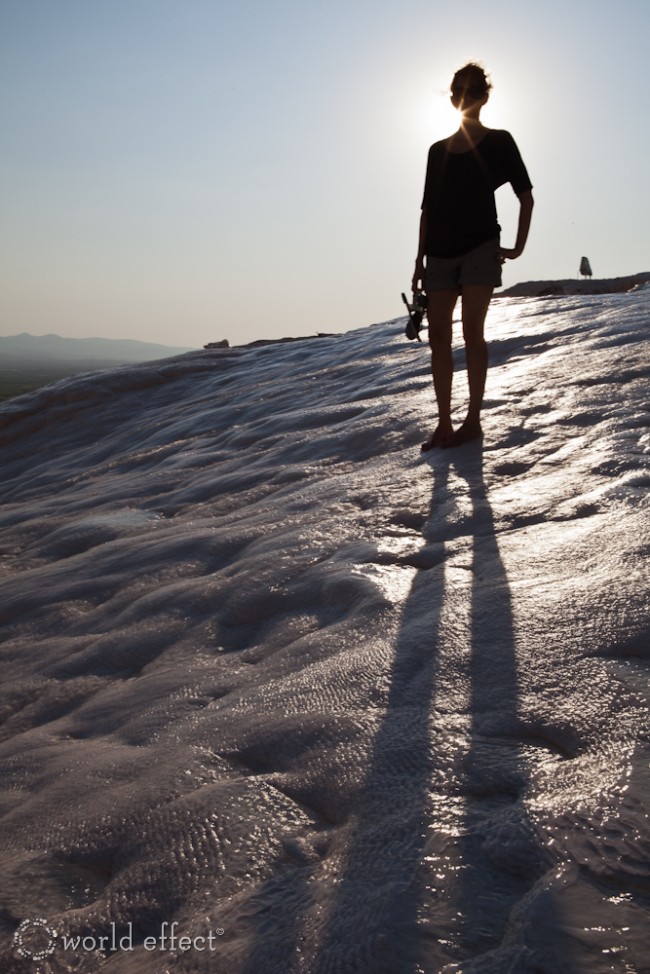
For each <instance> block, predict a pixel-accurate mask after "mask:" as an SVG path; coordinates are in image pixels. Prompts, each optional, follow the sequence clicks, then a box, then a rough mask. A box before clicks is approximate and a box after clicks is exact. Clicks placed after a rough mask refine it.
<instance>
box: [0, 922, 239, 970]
mask: <svg viewBox="0 0 650 974" xmlns="http://www.w3.org/2000/svg"><path fill="white" fill-rule="evenodd" d="M110 928H111V933H110V935H108V934H106V935H104V936H91V935H88V936H85V937H82V936H81V935H79V936H70V935H66V934H62V935H61V936H59V933H58V932H57V930H55V928H54V927H52V926H50V924H49V921H48V920H46V919H45V918H44V917H31V918H28V919H27V920H23V922H22V923H21V924H20V926H19V927H18V929H17V930H16V932H15V933H14V938H13V943H14V947H15V949H16V953H17V954H19V955H20V957H24V958H26V959H27V960H32V961H42V960H45V959H46V958H48V957H51V956H52V954H53V953H54V951H55V950H56V947H57V945H58V944H59V943H60V945H61V946H62V948H63V950H64V951H80V950H81V951H83V952H84V953H95V952H98V951H99V952H104V951H108V952H111V953H112V952H114V951H117V950H135V946H134V944H133V924H132V923H129V924H127V930H128V933H126V934H122V935H121V936H118V933H117V930H116V928H115V924H114V923H111V924H110ZM177 928H178V923H177V922H176V921H174V922H173V923H167V922H164V923H163V924H162V926H161V928H160V936H158V937H145V938H144V940H143V941H142V946H143V947H144V949H145V950H148V951H152V950H161V951H180V952H182V953H184V952H186V951H188V950H198V951H200V952H202V951H205V950H212V951H213V950H216V949H217V942H218V938H219V937H223V935H224V930H223V928H222V927H217V929H216V930H209V931H208V933H207V934H206V935H205V936H203V935H199V936H194V937H189V936H186V935H183V934H181V935H179V934H178V933H177Z"/></svg>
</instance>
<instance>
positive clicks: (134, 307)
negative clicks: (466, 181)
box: [0, 0, 650, 346]
mask: <svg viewBox="0 0 650 974" xmlns="http://www.w3.org/2000/svg"><path fill="white" fill-rule="evenodd" d="M649 36H650V4H649V3H648V2H647V0H620V2H616V3H615V2H613V0H592V2H589V3H588V2H583V0H545V2H543V3H542V2H535V3H531V2H527V0H492V2H490V3H488V2H486V0H463V2H460V3H444V4H443V3H441V2H435V0H327V2H322V0H236V2H234V0H229V2H225V0H0V140H1V142H2V149H1V151H0V178H1V194H2V196H1V213H0V250H1V253H0V260H1V268H0V275H1V277H0V334H4V335H11V334H16V333H18V332H21V331H28V332H31V333H32V334H46V333H48V332H55V333H57V334H60V335H65V336H71V337H92V336H103V337H107V338H137V339H140V340H142V341H157V342H163V343H165V344H171V345H189V346H200V345H203V344H204V343H206V342H208V341H213V340H217V339H220V338H228V339H229V340H230V342H231V343H234V344H241V343H244V342H248V341H252V340H254V339H257V338H262V337H266V338H278V337H282V336H285V335H287V336H289V335H306V334H313V333H315V332H317V331H322V332H328V331H333V332H339V331H345V330H348V329H350V328H354V327H357V326H363V325H368V324H371V323H373V322H375V321H385V320H387V319H389V318H392V317H397V316H398V315H400V314H401V313H402V311H403V308H402V305H401V302H400V298H399V294H400V291H402V290H407V289H408V288H409V285H410V280H411V274H412V268H413V262H414V259H415V251H416V247H417V227H418V220H419V207H420V200H421V195H422V186H423V181H424V168H425V163H426V153H427V149H428V146H429V145H430V143H431V142H433V141H436V140H437V139H439V138H442V137H444V136H446V135H448V134H450V133H451V132H452V131H453V130H454V128H455V127H456V125H457V115H456V113H455V112H454V111H453V109H452V108H451V107H450V105H449V102H448V96H447V89H448V85H449V82H450V79H451V76H452V74H453V72H454V70H455V69H456V68H457V67H459V66H460V65H461V64H462V63H464V62H465V61H466V60H468V59H470V58H476V59H479V60H481V61H482V62H483V63H484V64H485V65H486V66H487V67H488V69H489V70H490V72H491V74H492V80H493V83H494V90H493V93H492V97H491V100H490V102H489V104H488V105H487V106H486V108H485V109H484V112H483V115H482V120H483V121H484V122H485V124H486V125H488V126H492V127H495V128H507V129H509V130H510V131H511V132H512V134H513V135H514V137H515V139H516V141H517V143H518V144H519V147H520V150H521V152H522V155H523V157H524V160H525V162H526V164H527V166H528V170H529V173H530V176H531V179H532V181H533V184H534V195H535V200H536V208H535V212H534V215H533V227H532V231H531V237H530V241H529V245H528V247H527V250H526V252H525V254H524V255H523V256H522V257H521V258H520V259H519V260H518V261H515V262H512V263H509V264H507V265H506V268H505V275H504V285H505V286H508V285H510V284H515V283H517V282H518V281H525V280H537V279H543V278H564V277H574V276H577V274H578V267H579V262H580V257H581V256H582V255H586V256H588V257H589V259H590V261H591V265H592V268H593V272H594V276H597V277H609V276H618V275H623V274H631V273H637V272H639V271H648V270H650V247H649V243H648V242H649V239H650V229H649V227H650V194H649V192H648V161H649V159H650V126H649V124H648V121H649V119H648V116H649V112H648V98H649V93H650V59H649V58H648V37H649ZM497 204H498V207H499V213H500V217H501V223H502V226H503V236H502V242H503V244H504V246H512V245H513V243H514V232H515V220H516V212H517V201H516V199H515V197H514V194H513V193H512V190H511V189H510V187H509V186H508V187H504V188H502V189H500V190H499V191H498V193H497Z"/></svg>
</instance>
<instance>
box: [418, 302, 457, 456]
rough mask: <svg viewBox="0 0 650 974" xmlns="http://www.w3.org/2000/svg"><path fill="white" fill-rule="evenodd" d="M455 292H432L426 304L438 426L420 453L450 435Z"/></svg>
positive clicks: (451, 430)
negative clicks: (452, 333) (452, 329)
mask: <svg viewBox="0 0 650 974" xmlns="http://www.w3.org/2000/svg"><path fill="white" fill-rule="evenodd" d="M458 293H459V292H458V291H457V290H456V289H453V290H448V291H432V292H431V293H430V294H429V295H428V300H427V318H428V321H429V345H430V346H431V374H432V376H433V389H434V392H435V395H436V402H437V404H438V425H437V427H436V429H435V430H434V431H433V433H432V434H431V436H430V437H429V438H428V440H426V441H425V442H424V443H423V444H422V449H423V450H431V449H432V448H433V447H434V446H440V445H441V444H442V441H443V440H445V439H447V437H449V436H451V434H452V433H453V427H452V425H451V382H452V376H453V372H454V363H453V360H452V355H451V323H452V319H453V315H454V308H455V306H456V301H457V300H458Z"/></svg>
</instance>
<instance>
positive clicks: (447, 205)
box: [422, 129, 532, 257]
mask: <svg viewBox="0 0 650 974" xmlns="http://www.w3.org/2000/svg"><path fill="white" fill-rule="evenodd" d="M504 183H510V184H511V185H512V188H513V190H514V191H515V193H516V194H517V196H521V194H522V193H524V192H525V191H526V190H528V189H532V183H531V181H530V179H529V178H528V173H527V172H526V167H525V166H524V163H523V160H522V158H521V155H520V153H519V149H518V148H517V145H516V143H515V140H514V139H513V137H512V136H511V135H510V133H509V132H505V131H503V130H500V129H488V131H487V132H486V134H485V135H484V136H483V138H482V139H481V141H480V142H478V143H477V145H476V146H475V147H474V149H469V150H468V151H466V152H450V151H449V150H448V148H447V141H446V140H444V141H442V142H436V143H434V145H432V146H431V148H430V149H429V158H428V162H427V175H426V181H425V186H424V198H423V200H422V209H424V210H426V213H427V239H426V247H425V253H426V254H428V255H430V256H432V257H459V256H460V255H461V254H466V253H467V252H468V251H469V250H473V249H474V247H480V245H481V244H484V243H487V241H488V240H493V239H494V238H495V237H498V236H499V232H500V230H501V228H500V226H499V224H498V221H497V210H496V203H495V201H494V193H495V190H497V189H498V188H499V186H503V184H504Z"/></svg>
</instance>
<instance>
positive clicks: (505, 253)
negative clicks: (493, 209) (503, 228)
mask: <svg viewBox="0 0 650 974" xmlns="http://www.w3.org/2000/svg"><path fill="white" fill-rule="evenodd" d="M534 204H535V201H534V199H533V194H532V192H531V191H530V190H529V189H527V190H526V191H525V192H524V193H522V194H521V196H520V197H519V225H518V227H517V240H516V242H515V245H514V247H513V248H512V249H511V250H510V249H508V248H506V247H502V248H501V250H500V251H499V257H500V260H501V263H503V262H504V261H505V260H515V258H516V257H521V255H522V254H523V252H524V247H525V246H526V241H527V240H528V231H529V230H530V219H531V217H532V215H533V206H534Z"/></svg>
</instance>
